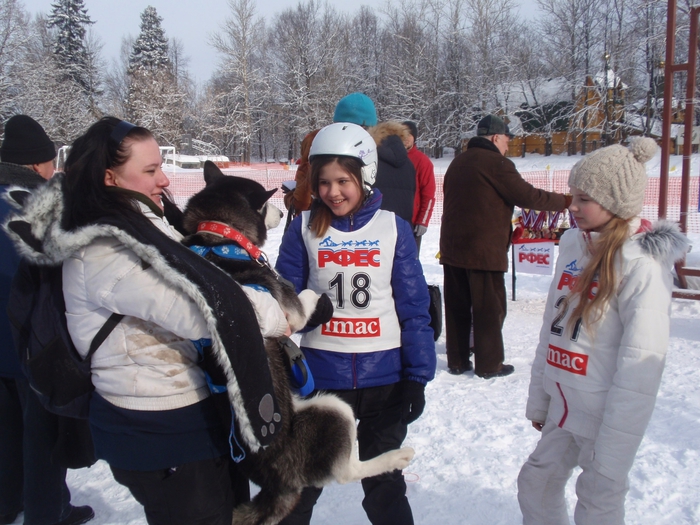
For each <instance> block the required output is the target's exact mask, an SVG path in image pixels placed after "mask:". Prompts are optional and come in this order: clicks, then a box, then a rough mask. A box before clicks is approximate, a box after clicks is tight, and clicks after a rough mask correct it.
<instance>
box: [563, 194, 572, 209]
mask: <svg viewBox="0 0 700 525" xmlns="http://www.w3.org/2000/svg"><path fill="white" fill-rule="evenodd" d="M564 198H565V199H566V204H565V205H564V208H565V209H568V207H569V206H571V201H572V200H573V196H572V195H571V193H567V194H566V195H564Z"/></svg>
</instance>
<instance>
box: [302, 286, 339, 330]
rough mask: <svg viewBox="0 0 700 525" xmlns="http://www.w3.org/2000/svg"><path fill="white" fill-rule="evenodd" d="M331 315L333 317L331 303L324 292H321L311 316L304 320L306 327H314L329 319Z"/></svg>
mask: <svg viewBox="0 0 700 525" xmlns="http://www.w3.org/2000/svg"><path fill="white" fill-rule="evenodd" d="M331 317H333V303H332V302H331V300H330V298H329V297H328V296H327V295H326V294H325V293H322V294H321V297H319V298H318V302H317V303H316V309H315V310H314V313H312V314H311V317H309V320H308V321H307V322H306V326H307V327H308V328H316V327H317V326H319V325H322V324H325V323H327V322H328V321H330V320H331Z"/></svg>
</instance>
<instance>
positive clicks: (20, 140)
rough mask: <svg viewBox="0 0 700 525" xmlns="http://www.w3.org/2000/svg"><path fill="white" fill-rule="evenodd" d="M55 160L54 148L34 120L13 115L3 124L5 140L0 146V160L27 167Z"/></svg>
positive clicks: (24, 116)
mask: <svg viewBox="0 0 700 525" xmlns="http://www.w3.org/2000/svg"><path fill="white" fill-rule="evenodd" d="M55 158H56V148H55V147H54V145H53V142H51V139H50V138H49V136H48V135H47V134H46V132H45V131H44V128H42V127H41V124H39V123H38V122H37V121H36V120H34V119H33V118H32V117H29V116H27V115H15V116H14V117H12V118H10V120H8V121H7V123H6V124H5V140H3V141H2V146H0V160H2V162H10V163H12V164H20V165H23V166H27V165H30V164H42V163H43V162H47V161H49V160H53V159H55Z"/></svg>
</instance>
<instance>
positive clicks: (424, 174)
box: [403, 120, 435, 254]
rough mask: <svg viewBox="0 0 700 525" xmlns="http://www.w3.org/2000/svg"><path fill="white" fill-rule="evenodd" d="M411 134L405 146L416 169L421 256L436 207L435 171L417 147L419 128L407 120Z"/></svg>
mask: <svg viewBox="0 0 700 525" xmlns="http://www.w3.org/2000/svg"><path fill="white" fill-rule="evenodd" d="M403 125H404V126H405V127H406V129H407V130H408V132H409V135H408V136H407V138H406V139H405V140H404V143H403V144H404V146H406V150H407V151H408V158H409V159H410V160H411V162H412V163H413V166H414V167H415V168H416V198H415V200H414V202H413V220H412V221H411V224H412V226H413V236H414V237H415V239H416V246H418V253H419V254H420V241H421V239H422V238H423V234H424V233H425V232H426V231H428V224H429V223H430V216H431V215H432V214H433V206H435V171H434V170H433V163H432V161H431V160H430V159H429V158H428V156H427V155H426V154H425V153H423V152H422V151H420V150H419V149H418V147H417V146H416V139H417V138H418V127H417V126H416V123H415V122H412V121H410V120H407V121H405V122H404V123H403Z"/></svg>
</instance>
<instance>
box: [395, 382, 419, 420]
mask: <svg viewBox="0 0 700 525" xmlns="http://www.w3.org/2000/svg"><path fill="white" fill-rule="evenodd" d="M424 408H425V385H424V384H422V383H419V382H418V381H411V380H407V381H404V382H403V406H402V407H401V410H402V414H401V419H402V420H403V422H404V423H406V424H407V425H408V424H410V423H413V422H414V421H415V420H416V419H418V418H419V417H420V415H421V414H422V413H423V409H424Z"/></svg>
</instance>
